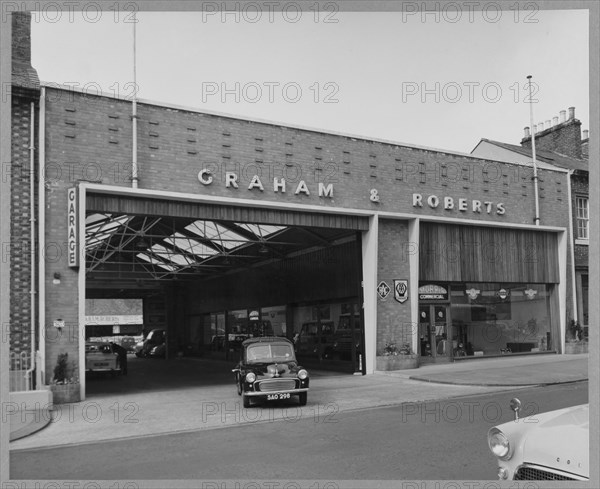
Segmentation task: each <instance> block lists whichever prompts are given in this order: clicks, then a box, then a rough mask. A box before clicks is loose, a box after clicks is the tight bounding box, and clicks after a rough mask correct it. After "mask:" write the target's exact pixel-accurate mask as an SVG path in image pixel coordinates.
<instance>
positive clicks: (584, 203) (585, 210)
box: [575, 197, 590, 239]
mask: <svg viewBox="0 0 600 489" xmlns="http://www.w3.org/2000/svg"><path fill="white" fill-rule="evenodd" d="M575 206H576V209H577V239H588V237H589V234H588V233H589V220H590V216H589V201H588V199H587V198H586V197H577V199H576V202H575Z"/></svg>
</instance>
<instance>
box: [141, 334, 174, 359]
mask: <svg viewBox="0 0 600 489" xmlns="http://www.w3.org/2000/svg"><path fill="white" fill-rule="evenodd" d="M166 342H167V333H166V331H165V330H164V329H153V330H152V331H150V332H149V333H148V336H146V338H145V339H144V340H143V341H141V342H138V343H137V345H136V346H135V355H136V356H137V357H146V356H149V355H150V352H151V351H152V349H153V348H155V347H157V346H160V345H163V344H165V343H166Z"/></svg>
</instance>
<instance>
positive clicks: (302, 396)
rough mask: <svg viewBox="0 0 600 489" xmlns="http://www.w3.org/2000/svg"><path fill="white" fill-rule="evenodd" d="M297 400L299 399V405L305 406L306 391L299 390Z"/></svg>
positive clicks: (306, 399)
mask: <svg viewBox="0 0 600 489" xmlns="http://www.w3.org/2000/svg"><path fill="white" fill-rule="evenodd" d="M298 400H299V401H300V406H306V401H308V392H301V393H300V394H298Z"/></svg>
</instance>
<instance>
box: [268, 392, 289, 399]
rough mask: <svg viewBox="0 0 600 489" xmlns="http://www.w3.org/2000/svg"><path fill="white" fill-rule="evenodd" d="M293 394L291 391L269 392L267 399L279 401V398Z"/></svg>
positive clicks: (286, 397)
mask: <svg viewBox="0 0 600 489" xmlns="http://www.w3.org/2000/svg"><path fill="white" fill-rule="evenodd" d="M290 396H291V394H290V393H289V392H285V393H283V394H269V395H268V396H267V400H269V401H278V400H279V399H289V398H290Z"/></svg>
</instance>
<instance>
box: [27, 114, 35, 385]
mask: <svg viewBox="0 0 600 489" xmlns="http://www.w3.org/2000/svg"><path fill="white" fill-rule="evenodd" d="M30 117H31V119H30V120H31V127H30V129H29V226H30V240H31V242H30V244H29V253H30V260H29V262H30V265H31V285H30V290H29V294H30V303H31V306H30V307H31V321H30V323H31V324H30V342H31V362H30V366H29V368H28V369H27V371H26V372H25V379H26V380H27V390H31V385H32V382H31V374H32V373H33V371H34V370H35V364H36V362H35V360H36V359H35V311H36V308H35V302H36V298H35V281H36V273H35V265H36V260H35V141H34V138H35V102H31V116H30Z"/></svg>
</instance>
